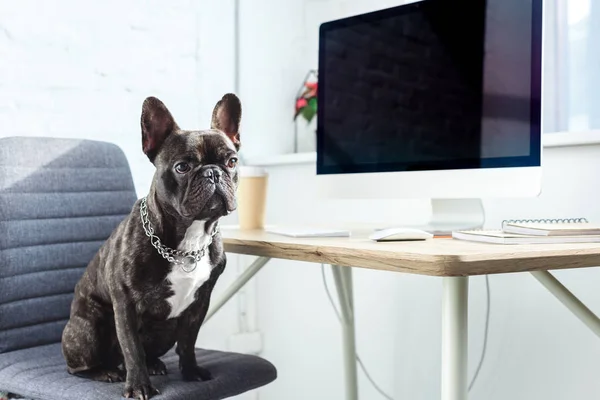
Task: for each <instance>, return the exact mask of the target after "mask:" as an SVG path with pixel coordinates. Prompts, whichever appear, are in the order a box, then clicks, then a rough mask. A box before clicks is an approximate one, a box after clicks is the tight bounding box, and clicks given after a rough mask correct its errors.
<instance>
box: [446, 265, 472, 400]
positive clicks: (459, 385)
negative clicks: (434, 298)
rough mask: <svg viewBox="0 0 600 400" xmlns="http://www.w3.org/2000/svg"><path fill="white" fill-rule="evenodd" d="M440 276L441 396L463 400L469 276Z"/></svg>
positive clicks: (464, 393)
mask: <svg viewBox="0 0 600 400" xmlns="http://www.w3.org/2000/svg"><path fill="white" fill-rule="evenodd" d="M442 279H443V294H442V400H467V395H468V394H467V354H468V332H467V321H468V307H469V301H468V300H469V278H468V277H444V278H442Z"/></svg>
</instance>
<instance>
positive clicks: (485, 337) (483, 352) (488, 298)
mask: <svg viewBox="0 0 600 400" xmlns="http://www.w3.org/2000/svg"><path fill="white" fill-rule="evenodd" d="M321 276H322V278H323V285H324V287H325V292H326V293H327V298H328V299H329V302H330V303H331V307H332V308H333V312H334V313H335V315H336V317H337V319H338V320H339V321H340V322H341V321H342V317H341V315H340V312H339V311H338V309H337V307H336V306H335V301H334V300H333V296H332V295H331V292H330V291H329V285H328V284H327V278H326V277H325V265H324V264H321ZM485 289H486V311H485V327H484V331H483V349H482V350H481V358H480V359H479V364H477V368H476V369H475V374H473V378H472V379H471V383H470V384H469V392H470V391H471V388H473V385H474V384H475V381H476V380H477V377H478V376H479V372H480V371H481V367H482V366H483V361H484V360H485V355H486V353H487V343H488V333H489V327H490V308H491V291H490V279H489V276H488V275H486V276H485ZM356 361H357V362H358V365H359V366H360V368H361V369H362V371H363V372H364V374H365V376H366V377H367V379H368V380H369V382H371V384H372V385H373V387H374V388H375V390H377V391H378V392H379V394H381V395H382V396H383V397H385V398H386V399H387V400H394V398H393V397H391V396H390V395H388V394H387V393H385V392H384V391H383V389H381V387H379V385H377V383H376V382H375V380H374V379H373V378H372V377H371V375H370V374H369V372H368V371H367V368H366V367H365V365H364V363H363V362H362V360H361V359H360V357H359V355H358V353H357V354H356Z"/></svg>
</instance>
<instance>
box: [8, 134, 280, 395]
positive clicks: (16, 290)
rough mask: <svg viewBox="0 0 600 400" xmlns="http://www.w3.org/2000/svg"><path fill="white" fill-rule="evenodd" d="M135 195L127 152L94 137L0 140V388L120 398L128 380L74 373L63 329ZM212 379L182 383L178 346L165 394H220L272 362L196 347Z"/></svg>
mask: <svg viewBox="0 0 600 400" xmlns="http://www.w3.org/2000/svg"><path fill="white" fill-rule="evenodd" d="M135 200H136V193H135V191H134V186H133V181H132V178H131V173H130V170H129V166H128V164H127V160H126V158H125V156H124V154H123V152H122V151H121V150H120V149H119V148H118V147H117V146H115V145H112V144H108V143H103V142H96V141H89V140H67V139H50V138H21V137H12V138H4V139H0V391H8V392H9V393H13V394H17V395H20V396H22V397H26V398H32V399H41V400H80V399H83V398H85V399H88V400H92V399H99V400H100V399H101V400H107V399H118V398H120V397H121V391H122V389H123V383H113V384H110V383H101V382H94V381H90V380H86V379H82V378H79V377H76V376H72V375H69V374H68V373H67V370H66V364H65V360H64V358H63V356H62V354H61V345H60V340H61V334H62V330H63V328H64V326H65V324H66V322H67V319H68V317H69V309H70V304H71V299H72V297H73V289H74V287H75V284H76V283H77V281H78V280H79V277H80V276H81V274H82V273H83V271H84V269H85V267H86V265H87V263H88V262H89V261H90V260H91V259H92V257H93V255H94V254H95V252H96V251H97V250H98V248H99V247H100V245H101V244H102V243H103V241H104V240H106V239H107V238H108V236H109V235H110V233H111V232H112V230H113V229H114V228H115V227H116V226H117V224H118V223H119V222H120V221H121V220H122V219H123V218H124V217H125V216H126V215H127V214H128V213H129V212H130V211H131V208H132V206H133V204H134V202H135ZM197 357H198V363H199V364H200V365H202V366H204V367H206V368H208V369H209V370H210V371H211V372H212V374H213V376H214V379H212V380H210V381H207V382H184V381H182V379H181V375H180V374H179V369H178V358H177V356H176V355H175V354H174V351H171V352H170V353H168V354H167V355H165V356H164V357H162V360H163V361H164V362H165V364H166V365H167V368H168V371H169V374H168V375H167V376H159V377H158V376H157V377H151V380H152V382H153V383H154V385H155V386H156V387H157V389H158V390H160V392H161V394H160V395H158V396H156V397H154V398H155V399H157V400H160V399H177V400H186V399H189V400H201V399H223V398H226V397H230V396H234V395H237V394H240V393H243V392H246V391H248V390H251V389H255V388H257V387H260V386H263V385H266V384H267V383H270V382H271V381H273V380H274V379H275V378H276V375H277V372H276V370H275V367H274V366H273V365H272V364H271V363H269V362H268V361H266V360H264V359H262V358H259V357H255V356H250V355H242V354H235V353H227V352H220V351H209V350H198V351H197Z"/></svg>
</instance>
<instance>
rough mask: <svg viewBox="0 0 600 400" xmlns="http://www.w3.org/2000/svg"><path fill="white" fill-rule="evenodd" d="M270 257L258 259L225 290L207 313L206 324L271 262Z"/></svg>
mask: <svg viewBox="0 0 600 400" xmlns="http://www.w3.org/2000/svg"><path fill="white" fill-rule="evenodd" d="M270 259H271V258H270V257H258V258H257V259H256V260H254V262H253V263H252V264H250V266H249V267H248V268H246V270H245V271H244V272H242V273H241V274H240V276H238V277H237V279H236V280H235V281H233V283H232V284H231V285H229V287H228V288H227V289H226V290H225V293H223V294H222V295H221V297H219V298H218V299H217V300H216V301H215V302H214V303H213V305H212V307H210V309H209V310H208V313H206V318H204V323H206V321H208V320H209V319H210V318H211V317H212V316H213V315H215V313H216V312H217V311H219V309H220V308H221V307H223V306H224V305H225V303H227V302H228V301H229V299H231V298H232V297H233V296H234V295H235V294H236V293H237V292H238V291H239V290H240V289H241V288H242V287H243V286H244V285H245V284H246V283H247V282H248V281H249V280H250V279H252V277H253V276H254V275H256V273H257V272H258V271H260V270H261V269H262V267H264V266H265V264H266V263H268V262H269V260H270Z"/></svg>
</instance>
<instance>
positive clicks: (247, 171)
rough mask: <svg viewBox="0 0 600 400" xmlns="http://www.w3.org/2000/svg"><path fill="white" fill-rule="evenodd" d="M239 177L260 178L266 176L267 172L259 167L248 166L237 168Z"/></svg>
mask: <svg viewBox="0 0 600 400" xmlns="http://www.w3.org/2000/svg"><path fill="white" fill-rule="evenodd" d="M239 172H240V176H243V177H262V176H267V170H265V169H264V168H261V167H253V166H249V165H240V166H239Z"/></svg>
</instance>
